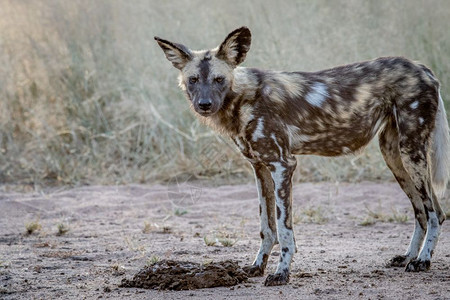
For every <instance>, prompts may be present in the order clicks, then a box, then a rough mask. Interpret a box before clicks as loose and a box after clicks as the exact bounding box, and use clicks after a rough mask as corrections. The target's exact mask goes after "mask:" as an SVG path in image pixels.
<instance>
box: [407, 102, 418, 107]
mask: <svg viewBox="0 0 450 300" xmlns="http://www.w3.org/2000/svg"><path fill="white" fill-rule="evenodd" d="M409 107H411V109H416V108H417V107H419V101H414V102H413V103H411V104H410V105H409Z"/></svg>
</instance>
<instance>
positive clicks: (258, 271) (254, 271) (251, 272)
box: [242, 265, 264, 277]
mask: <svg viewBox="0 0 450 300" xmlns="http://www.w3.org/2000/svg"><path fill="white" fill-rule="evenodd" d="M242 269H243V270H244V272H245V273H247V276H248V277H259V276H263V275H264V269H263V268H262V267H259V266H254V265H251V266H245V267H243V268H242Z"/></svg>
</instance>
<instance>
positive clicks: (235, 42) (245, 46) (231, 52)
mask: <svg viewBox="0 0 450 300" xmlns="http://www.w3.org/2000/svg"><path fill="white" fill-rule="evenodd" d="M251 42H252V34H251V33H250V29H248V28H247V27H241V28H238V29H236V30H234V31H233V32H231V33H230V34H229V35H228V36H227V37H226V39H225V40H224V41H223V42H222V44H220V46H219V50H218V51H217V54H216V56H217V58H219V59H222V60H224V61H226V62H227V63H228V64H229V65H231V66H233V67H236V66H237V65H239V64H240V63H242V62H243V61H244V59H245V56H246V55H247V52H248V50H250V44H251Z"/></svg>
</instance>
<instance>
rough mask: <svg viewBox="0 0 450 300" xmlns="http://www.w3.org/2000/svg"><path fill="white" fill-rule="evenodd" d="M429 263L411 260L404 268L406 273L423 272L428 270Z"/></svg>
mask: <svg viewBox="0 0 450 300" xmlns="http://www.w3.org/2000/svg"><path fill="white" fill-rule="evenodd" d="M430 266H431V262H430V261H429V260H418V259H413V260H412V261H410V262H409V263H408V264H407V265H406V268H405V271H406V272H423V271H428V270H429V269H430Z"/></svg>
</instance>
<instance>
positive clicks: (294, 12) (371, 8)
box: [0, 0, 450, 185]
mask: <svg viewBox="0 0 450 300" xmlns="http://www.w3.org/2000/svg"><path fill="white" fill-rule="evenodd" d="M449 20H450V2H449V1H447V0H441V1H434V0H432V1H425V0H422V1H421V0H401V1H375V0H372V1H359V0H358V1H357V0H351V1H349V0H346V1H276V2H275V1H217V0H213V1H199V0H189V1H188V0H183V1H156V0H153V1H139V0H134V1H118V0H117V1H113V0H109V1H108V0H96V1H90V0H83V1H79V0H77V1H56V0H54V1H52V0H46V1H31V0H30V1H25V0H2V1H1V9H0V66H1V68H0V100H1V101H0V183H10V184H33V185H49V184H56V185H60V184H69V185H82V184H124V183H131V182H134V183H153V182H158V181H166V180H169V179H170V178H173V177H174V176H184V177H185V178H191V179H194V178H210V179H211V178H212V179H215V180H218V182H236V181H239V182H246V181H250V180H252V179H251V177H252V172H251V170H250V166H249V165H248V164H247V163H246V161H245V160H243V159H242V157H241V156H240V154H239V153H238V152H237V151H236V149H235V148H234V147H233V146H232V145H231V144H230V142H229V141H228V140H226V139H223V138H220V137H217V136H216V135H215V134H213V133H212V132H211V131H210V130H209V129H208V128H205V127H204V126H202V125H201V124H199V122H198V121H196V119H195V117H194V116H193V114H192V113H191V111H190V110H189V108H188V105H187V103H186V100H185V99H184V98H183V95H182V93H181V91H180V90H179V89H178V87H177V75H178V73H177V72H178V71H177V70H176V69H175V68H173V67H172V66H171V64H170V63H169V62H168V61H167V60H166V58H165V57H164V55H163V53H162V51H161V49H160V48H159V47H158V46H157V44H156V43H155V42H154V40H153V36H155V35H157V36H160V37H163V38H165V39H168V40H171V41H175V42H181V43H183V44H185V45H187V46H189V47H191V48H193V49H203V48H212V47H215V46H216V45H218V44H219V43H220V42H221V41H222V40H223V39H224V38H225V36H226V35H227V34H228V33H229V32H230V31H231V30H233V29H235V28H237V27H240V26H242V25H246V26H248V27H249V28H250V29H251V30H252V34H253V42H252V47H251V50H250V53H249V55H248V56H247V60H246V62H245V63H244V65H245V66H252V67H260V68H270V69H276V70H290V71H299V70H302V71H314V70H319V69H324V68H328V67H332V66H335V65H340V64H346V63H350V62H355V61H360V60H367V59H372V58H375V57H378V56H388V55H401V56H405V57H408V58H410V59H413V60H418V61H421V62H422V63H425V64H426V65H428V66H429V67H431V68H432V69H433V71H434V72H435V73H436V75H437V76H438V78H439V79H440V81H441V84H442V89H441V93H442V96H443V98H444V99H445V100H449V99H450V73H449V69H450V34H449V25H450V23H449ZM447 107H450V105H448V102H447ZM298 160H299V164H298V168H297V173H296V176H295V181H320V180H332V181H358V180H365V179H368V180H390V179H392V176H391V174H390V173H389V171H388V170H387V168H386V166H385V164H384V162H383V160H382V158H381V155H380V154H379V150H378V146H377V145H376V143H373V144H371V145H370V146H369V147H368V149H367V150H366V151H365V152H364V153H363V154H362V155H360V156H357V157H355V156H349V157H344V158H321V157H312V156H302V157H298Z"/></svg>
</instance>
